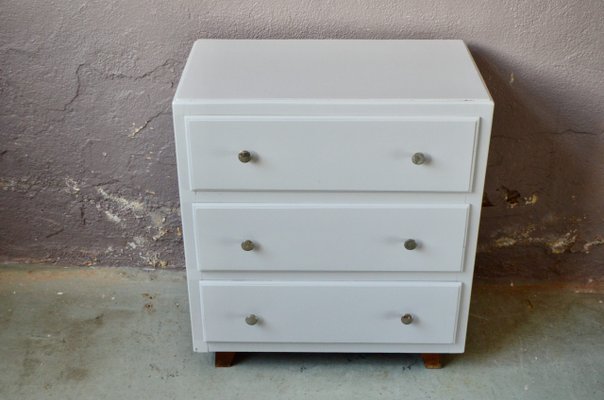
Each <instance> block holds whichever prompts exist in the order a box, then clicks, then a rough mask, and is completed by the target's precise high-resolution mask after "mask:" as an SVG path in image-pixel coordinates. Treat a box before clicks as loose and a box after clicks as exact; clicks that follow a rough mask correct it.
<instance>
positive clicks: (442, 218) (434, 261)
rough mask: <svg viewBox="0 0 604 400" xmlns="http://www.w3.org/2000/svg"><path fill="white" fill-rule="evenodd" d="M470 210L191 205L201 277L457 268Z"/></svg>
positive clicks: (462, 207)
mask: <svg viewBox="0 0 604 400" xmlns="http://www.w3.org/2000/svg"><path fill="white" fill-rule="evenodd" d="M469 207H470V206H469V205H467V204H450V205H449V204H447V205H434V204H430V205H423V204H421V205H420V204H418V205H409V204H405V205H390V204H250V203H227V204H225V203H220V204H218V203H198V204H194V205H193V214H194V226H195V243H196V250H197V261H198V262H197V264H198V267H199V269H200V270H201V271H371V272H375V271H420V272H423V271H432V272H436V271H445V272H446V271H451V272H458V271H461V270H462V266H463V256H464V250H465V238H466V229H467V223H468V215H469V213H468V211H469Z"/></svg>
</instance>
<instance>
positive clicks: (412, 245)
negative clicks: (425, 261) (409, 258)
mask: <svg viewBox="0 0 604 400" xmlns="http://www.w3.org/2000/svg"><path fill="white" fill-rule="evenodd" d="M405 248H406V249H407V250H415V249H416V248H417V242H416V241H415V240H414V239H407V240H405Z"/></svg>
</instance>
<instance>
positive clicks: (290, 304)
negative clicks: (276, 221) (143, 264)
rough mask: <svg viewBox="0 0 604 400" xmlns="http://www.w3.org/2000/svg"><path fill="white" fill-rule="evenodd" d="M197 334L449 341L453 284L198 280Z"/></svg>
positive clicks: (232, 338)
mask: <svg viewBox="0 0 604 400" xmlns="http://www.w3.org/2000/svg"><path fill="white" fill-rule="evenodd" d="M200 289H201V302H202V319H203V330H204V340H205V341H206V342H239V343H244V342H249V343H253V342H255V343H262V342H265V343H266V342H270V343H415V344H418V343H422V344H423V343H425V344H431V343H441V344H450V343H455V334H456V330H457V316H458V310H459V302H460V294H461V283H459V282H273V281H271V282H258V281H249V282H234V281H201V282H200Z"/></svg>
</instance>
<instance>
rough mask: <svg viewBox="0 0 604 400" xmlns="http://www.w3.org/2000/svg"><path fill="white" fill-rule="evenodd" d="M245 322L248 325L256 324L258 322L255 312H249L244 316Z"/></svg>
mask: <svg viewBox="0 0 604 400" xmlns="http://www.w3.org/2000/svg"><path fill="white" fill-rule="evenodd" d="M245 323H246V324H248V325H256V324H257V323H258V317H257V316H256V314H250V315H248V316H247V317H245Z"/></svg>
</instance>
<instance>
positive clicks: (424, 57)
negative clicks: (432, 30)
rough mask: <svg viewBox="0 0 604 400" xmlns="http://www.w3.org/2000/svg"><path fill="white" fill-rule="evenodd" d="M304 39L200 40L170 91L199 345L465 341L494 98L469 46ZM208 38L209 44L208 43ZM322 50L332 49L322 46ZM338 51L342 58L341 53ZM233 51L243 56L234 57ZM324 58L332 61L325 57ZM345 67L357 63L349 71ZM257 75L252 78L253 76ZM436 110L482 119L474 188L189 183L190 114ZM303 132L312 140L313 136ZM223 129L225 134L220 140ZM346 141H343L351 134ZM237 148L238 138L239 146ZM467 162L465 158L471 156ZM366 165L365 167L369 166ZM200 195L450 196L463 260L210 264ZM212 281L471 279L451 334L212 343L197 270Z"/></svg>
mask: <svg viewBox="0 0 604 400" xmlns="http://www.w3.org/2000/svg"><path fill="white" fill-rule="evenodd" d="M301 42H302V41H301ZM303 42H304V43H301V44H298V41H263V42H262V43H256V42H254V41H245V42H243V41H227V40H223V41H219V40H217V41H211V43H209V42H205V41H204V42H198V43H197V44H196V45H195V47H194V49H193V51H192V53H191V56H190V57H189V60H188V62H187V65H186V67H185V70H184V72H183V77H182V79H181V81H180V83H179V87H178V90H177V93H176V96H175V98H174V102H173V116H174V130H175V137H176V153H177V165H178V179H179V191H180V201H181V212H182V219H183V221H182V222H183V240H184V245H185V256H186V260H187V279H188V289H189V299H190V310H191V323H192V325H191V329H192V336H193V348H194V350H195V351H199V352H206V351H307V352H308V351H319V352H341V351H343V352H354V351H358V352H423V353H430V352H434V353H459V352H463V350H464V346H465V338H466V331H467V323H468V317H469V305H470V296H471V285H472V274H473V271H474V258H475V252H476V241H477V236H478V222H479V220H480V212H481V201H482V190H483V187H484V176H485V170H486V161H487V155H488V150H489V141H490V129H491V122H492V115H493V102H492V100H491V99H490V97H489V95H488V92H487V90H486V88H485V87H484V85H483V83H482V80H481V78H480V75H479V74H478V72H477V69H476V67H475V65H474V63H473V61H472V59H471V57H470V56H469V53H468V51H467V49H466V48H465V46H464V45H463V43H461V42H459V41H386V42H387V43H383V42H382V41H303ZM403 42H405V43H403ZM204 43H207V46H206V44H204ZM322 46H324V47H322ZM319 47H321V48H319ZM357 47H358V48H357ZM286 48H287V49H289V50H287V49H286ZM355 48H357V49H355ZM370 48H371V49H370ZM420 48H423V49H424V50H422V49H420ZM246 49H247V50H246ZM368 49H369V50H368ZM413 49H416V50H413ZM248 50H249V51H248ZM326 50H329V51H326ZM368 51H369V52H368ZM326 52H328V53H330V55H326ZM361 53H363V54H365V55H367V54H371V57H369V58H367V60H369V61H367V60H365V56H364V55H361ZM331 54H337V55H341V57H339V56H338V57H334V56H331ZM229 57H230V58H229ZM234 58H236V59H240V60H243V61H242V62H240V63H229V62H228V60H230V59H234ZM390 59H393V60H396V63H398V64H397V65H396V67H395V68H392V69H391V70H389V68H388V67H387V66H385V65H384V63H385V62H387V61H388V60H390ZM323 60H324V61H325V63H328V64H330V65H324V64H322V63H323V62H324V61H323ZM275 61H276V62H275ZM366 61H367V62H366ZM269 64H270V65H269ZM297 65H299V66H302V67H303V71H301V72H300V71H298V70H296V68H297ZM392 65H395V64H392ZM342 71H344V72H342ZM346 71H351V72H354V73H351V74H348V73H347V72H346ZM250 76H253V77H254V79H251V80H250V79H248V77H250ZM292 77H293V78H292ZM359 77H362V79H359ZM435 119H437V120H449V121H458V120H460V119H461V120H472V121H478V122H479V123H478V124H477V129H476V130H475V141H474V144H473V146H474V147H473V148H474V154H473V164H472V167H471V168H470V176H469V179H468V181H467V182H468V185H467V188H466V189H463V190H465V191H450V190H451V189H443V186H442V185H447V184H448V183H447V181H448V180H449V178H446V179H445V178H443V179H439V182H440V184H439V186H438V188H435V189H427V188H423V189H418V190H419V191H409V190H411V189H409V188H403V189H394V190H393V189H376V187H375V186H371V185H372V184H373V181H372V182H369V183H368V185H358V189H342V187H341V186H340V187H337V186H332V187H328V185H324V186H322V187H321V188H320V189H319V190H317V189H312V188H311V189H292V187H293V186H292V184H291V182H289V180H288V179H283V180H282V183H283V185H278V186H277V185H276V186H274V187H273V188H272V189H258V188H254V187H252V188H250V187H242V186H237V187H231V188H221V189H213V190H208V189H204V190H192V189H191V183H192V182H194V181H195V180H194V179H197V178H198V177H197V174H196V170H194V169H192V168H191V165H192V164H193V159H194V158H196V153H195V152H192V151H191V150H192V148H191V146H190V145H189V140H188V138H187V136H188V135H189V134H190V133H191V132H192V130H191V129H190V127H189V125H190V123H191V122H192V121H211V122H216V123H218V122H220V121H228V122H229V124H230V123H231V122H232V121H235V122H237V121H241V120H247V121H249V122H250V123H251V122H259V123H268V122H274V121H275V120H278V121H277V122H279V123H285V122H287V121H289V122H292V121H304V122H308V123H319V125H320V126H322V123H323V122H325V123H327V122H329V121H333V122H334V123H335V122H341V121H344V122H354V121H362V120H366V121H367V123H369V122H375V121H377V122H379V121H387V122H392V121H396V120H399V121H405V120H412V121H418V120H427V121H432V120H435ZM253 126H254V127H255V126H257V125H253ZM250 127H252V126H250ZM310 136H312V135H310ZM246 137H247V136H246ZM304 138H306V139H308V138H309V136H304ZM216 140H217V141H218V142H220V141H221V140H222V139H216ZM342 140H344V141H345V140H346V137H343V138H342ZM288 148H289V147H288ZM239 150H241V149H239V148H237V149H236V151H239ZM204 151H205V148H204ZM336 153H337V154H336V155H337V156H339V157H343V153H345V152H344V151H343V148H340V147H338V148H337V151H336ZM464 157H465V156H464ZM466 161H467V160H466V159H465V158H464V163H465V162H466ZM379 162H382V160H379ZM373 165H375V164H374V163H373ZM248 166H249V165H248ZM204 168H208V170H210V171H211V173H212V174H213V175H214V177H212V178H211V179H214V180H215V182H220V181H221V180H229V179H232V177H231V175H232V174H231V172H230V170H225V169H224V168H223V167H219V166H217V165H216V164H215V163H212V164H210V163H208V164H207V165H205V167H204ZM334 169H335V170H336V171H337V169H338V165H335V164H332V165H326V166H325V170H319V169H313V171H314V172H313V174H315V175H317V177H316V179H317V180H319V181H320V180H321V179H323V176H330V174H332V175H333V174H334V172H333V170H334ZM299 171H304V169H300V170H299ZM307 171H309V170H307ZM317 171H318V172H317ZM397 172H398V170H397V171H395V172H392V171H391V170H390V169H389V170H388V171H386V174H390V173H392V174H393V175H394V174H395V173H397ZM194 175H195V178H193V176H194ZM352 175H353V174H350V176H352ZM358 175H359V176H363V174H358ZM204 179H205V178H204ZM236 179H239V177H236ZM300 179H302V181H304V180H305V179H308V178H307V177H306V176H301V177H300ZM378 179H379V178H378ZM451 179H453V180H454V181H456V180H457V179H459V177H458V176H457V175H456V176H455V177H453V178H451ZM308 181H309V182H310V180H308ZM381 182H382V184H386V185H393V186H389V187H394V186H396V184H398V183H396V184H393V183H388V182H385V180H383V181H381ZM338 184H339V183H338V182H336V183H335V185H338ZM353 184H354V182H353ZM456 190H457V189H456ZM200 203H204V204H207V203H240V205H246V204H252V203H253V204H255V205H258V206H263V205H264V206H266V205H271V204H275V203H279V204H283V205H290V206H298V205H301V206H303V205H312V206H317V205H323V204H324V205H333V206H337V205H342V204H346V205H349V206H351V207H354V206H356V205H360V206H366V205H370V204H373V205H380V206H382V205H383V206H395V208H396V207H398V206H405V205H418V204H423V205H426V206H431V205H436V206H437V207H441V206H446V205H456V206H464V205H469V206H470V207H469V209H468V212H469V218H468V224H467V231H466V240H465V251H464V254H463V261H462V268H461V270H458V271H450V272H439V271H396V270H393V271H359V270H354V269H340V270H330V268H329V267H327V268H326V269H324V270H323V269H322V270H303V271H294V270H286V269H272V270H262V271H258V270H232V269H225V270H203V271H202V270H200V265H199V257H200V255H201V254H202V252H201V251H200V249H199V248H198V246H197V242H198V240H197V233H196V232H195V228H197V227H198V226H199V225H197V224H196V222H195V220H196V217H195V209H196V207H198V205H199V204H200ZM334 232H338V233H340V230H338V229H334ZM215 280H222V281H225V283H226V281H228V282H230V283H231V284H235V283H250V284H253V283H258V282H261V281H275V282H281V283H283V284H287V285H289V284H294V285H295V284H296V283H302V282H307V283H309V282H312V283H316V284H317V285H321V284H325V283H329V282H342V281H348V282H352V281H355V282H366V283H380V282H390V281H392V282H410V281H418V282H423V283H431V282H434V281H448V282H459V283H461V284H462V287H463V290H461V294H460V297H459V309H458V314H457V317H456V321H457V330H456V332H457V333H456V336H455V339H454V342H452V343H410V342H405V341H403V340H401V341H400V342H396V343H333V342H332V343H308V342H249V341H230V342H211V341H208V340H207V338H206V337H205V335H204V329H205V328H206V325H205V321H204V319H203V318H202V314H203V313H202V303H201V294H200V281H202V283H203V284H206V283H208V284H210V283H211V282H212V281H215ZM233 298H234V299H236V298H237V296H236V295H234V297H233ZM439 299H440V297H439V296H438V295H437V294H435V296H433V297H432V300H433V301H435V302H438V301H440V300H439Z"/></svg>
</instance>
